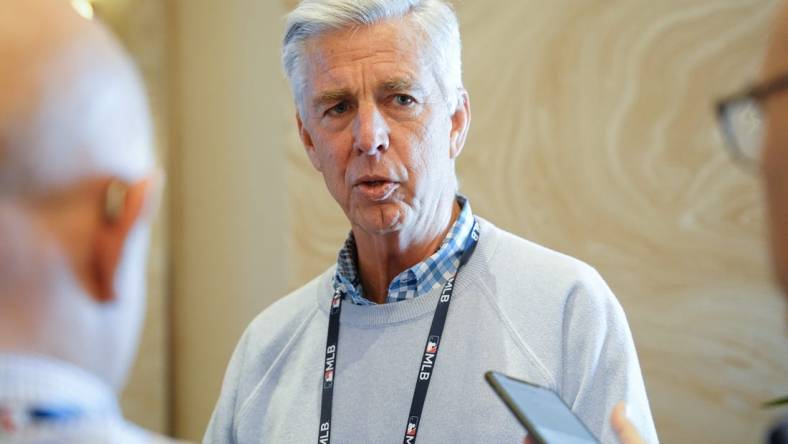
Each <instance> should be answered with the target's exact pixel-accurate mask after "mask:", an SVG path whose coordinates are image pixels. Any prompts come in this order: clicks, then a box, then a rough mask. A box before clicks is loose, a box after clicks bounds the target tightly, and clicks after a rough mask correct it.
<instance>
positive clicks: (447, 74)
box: [282, 0, 462, 112]
mask: <svg viewBox="0 0 788 444" xmlns="http://www.w3.org/2000/svg"><path fill="white" fill-rule="evenodd" d="M406 16H407V17H408V18H410V19H412V20H413V22H414V23H415V24H416V26H418V27H419V28H420V31H422V33H423V35H424V38H425V40H426V46H427V48H426V49H427V53H428V55H429V57H430V58H431V66H432V70H433V73H434V75H435V76H436V79H437V81H438V85H439V87H440V88H441V90H442V92H443V95H444V98H445V99H446V100H447V102H448V103H449V106H450V107H451V108H454V107H456V106H457V101H458V100H459V98H460V95H459V90H460V89H461V88H462V55H461V52H462V44H461V42H460V30H459V25H458V24H457V16H456V15H455V14H454V10H453V9H452V7H451V5H450V4H449V3H448V2H447V1H445V0H302V1H301V3H300V4H299V5H298V7H297V8H296V9H295V10H293V11H292V12H291V13H290V14H289V15H288V16H287V26H286V31H285V36H284V41H283V45H282V64H283V66H284V70H285V74H286V75H287V79H288V80H289V81H290V87H291V88H292V90H293V95H294V96H295V100H296V105H297V106H298V108H299V112H302V111H303V109H302V105H303V89H304V86H305V82H306V79H305V70H304V66H303V63H304V55H305V54H304V53H305V49H306V42H307V41H308V40H309V39H310V38H313V37H317V36H319V35H320V34H323V33H325V32H329V31H334V30H339V29H346V28H354V27H361V26H369V25H373V24H375V23H380V22H382V21H385V20H389V19H394V18H405V17H406Z"/></svg>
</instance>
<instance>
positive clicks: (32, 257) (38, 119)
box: [0, 0, 165, 443]
mask: <svg viewBox="0 0 788 444" xmlns="http://www.w3.org/2000/svg"><path fill="white" fill-rule="evenodd" d="M151 145H152V134H151V123H150V118H149V115H148V109H147V101H146V99H145V94H144V90H143V86H142V83H141V81H140V79H139V76H138V74H137V72H136V70H135V69H134V67H133V66H132V64H131V62H130V61H129V59H128V57H127V56H126V55H125V53H124V52H123V51H122V49H121V48H120V46H119V45H118V44H117V43H116V42H115V41H114V39H112V37H111V36H110V35H109V33H108V32H107V31H106V30H105V29H104V28H103V27H101V26H100V25H98V24H97V23H95V22H90V21H88V20H85V19H83V18H82V17H80V16H79V15H77V13H76V12H75V11H74V10H72V8H71V7H70V5H69V3H68V2H65V1H62V0H24V1H20V0H0V442H11V443H151V442H165V440H164V439H163V438H159V437H157V436H155V435H153V434H151V433H148V432H145V431H143V430H141V429H139V428H137V427H135V426H133V425H131V424H129V423H127V422H125V421H124V420H123V417H122V416H121V413H120V409H119V407H118V403H117V399H116V391H118V390H120V388H122V386H123V384H124V382H125V379H126V377H127V374H128V371H129V369H130V366H131V363H132V362H133V358H134V355H135V350H136V346H137V339H138V337H139V330H140V326H141V323H142V319H143V315H144V312H145V311H144V307H145V259H146V250H147V237H148V231H149V227H150V222H151V217H152V212H153V211H152V210H153V206H154V204H155V203H156V200H157V190H158V187H157V186H156V184H157V182H158V179H157V178H158V177H159V176H160V174H159V173H158V172H157V171H156V168H155V165H154V159H153V153H152V150H151Z"/></svg>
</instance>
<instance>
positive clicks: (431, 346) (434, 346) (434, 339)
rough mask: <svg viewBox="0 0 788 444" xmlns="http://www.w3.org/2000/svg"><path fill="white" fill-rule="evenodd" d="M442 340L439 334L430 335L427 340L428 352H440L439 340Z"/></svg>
mask: <svg viewBox="0 0 788 444" xmlns="http://www.w3.org/2000/svg"><path fill="white" fill-rule="evenodd" d="M439 341H440V337H438V336H430V339H429V340H428V341H427V350H426V351H427V353H438V342H439Z"/></svg>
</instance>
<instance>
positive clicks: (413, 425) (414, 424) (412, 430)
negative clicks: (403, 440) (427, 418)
mask: <svg viewBox="0 0 788 444" xmlns="http://www.w3.org/2000/svg"><path fill="white" fill-rule="evenodd" d="M418 428H419V418H418V417H416V416H411V417H410V419H409V420H408V430H406V431H405V435H407V436H416V432H417V431H418Z"/></svg>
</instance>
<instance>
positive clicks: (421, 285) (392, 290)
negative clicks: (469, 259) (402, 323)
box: [333, 196, 473, 305]
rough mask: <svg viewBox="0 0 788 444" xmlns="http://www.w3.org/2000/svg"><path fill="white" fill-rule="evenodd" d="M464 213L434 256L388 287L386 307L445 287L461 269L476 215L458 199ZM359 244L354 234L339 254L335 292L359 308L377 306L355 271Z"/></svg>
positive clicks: (462, 199)
mask: <svg viewBox="0 0 788 444" xmlns="http://www.w3.org/2000/svg"><path fill="white" fill-rule="evenodd" d="M457 202H458V203H459V204H460V207H461V210H460V215H459V216H458V217H457V220H456V221H455V222H454V225H452V227H451V230H449V234H448V235H446V239H444V240H443V243H442V244H441V247H440V248H439V249H438V251H436V252H435V253H434V254H433V255H432V256H430V257H428V258H427V259H425V260H424V261H422V262H419V263H418V264H416V265H414V266H412V267H410V268H408V269H407V270H405V271H403V272H402V273H400V274H399V275H397V277H395V278H394V280H393V281H391V284H389V293H388V296H387V297H386V303H390V302H397V301H404V300H406V299H413V298H416V297H419V296H421V295H424V294H426V293H429V292H430V291H431V290H432V289H434V288H435V287H438V286H442V285H444V284H445V283H446V281H448V280H449V278H451V277H452V276H453V275H454V273H456V272H457V269H458V268H459V266H460V258H461V257H462V253H463V252H464V247H465V241H466V240H467V239H468V236H470V234H471V229H472V228H473V213H472V212H471V205H470V204H469V203H468V200H467V199H466V198H464V197H462V196H457ZM355 258H356V241H355V239H354V238H353V233H352V232H351V233H350V235H349V236H348V238H347V240H346V241H345V245H344V246H343V247H342V249H341V250H340V251H339V257H338V258H337V271H336V274H335V275H334V281H333V284H334V290H335V291H341V292H342V293H343V294H344V295H345V299H348V297H349V299H350V301H351V302H352V303H354V304H356V305H375V303H374V302H372V301H370V300H369V299H367V298H365V297H364V289H363V288H362V286H361V279H360V278H359V275H358V268H357V267H356V261H355Z"/></svg>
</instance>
